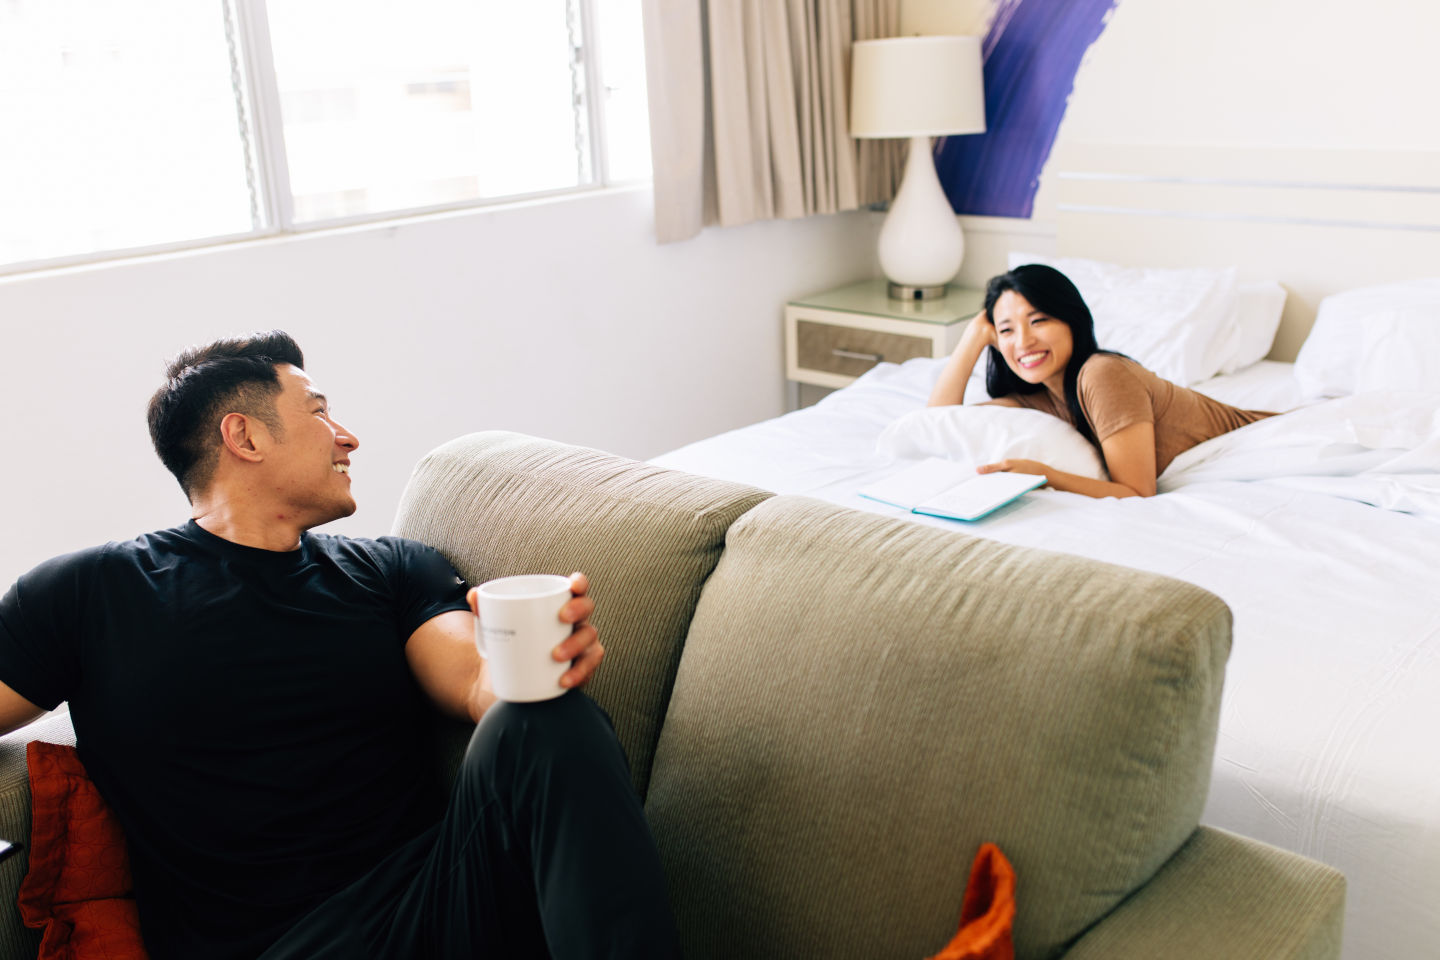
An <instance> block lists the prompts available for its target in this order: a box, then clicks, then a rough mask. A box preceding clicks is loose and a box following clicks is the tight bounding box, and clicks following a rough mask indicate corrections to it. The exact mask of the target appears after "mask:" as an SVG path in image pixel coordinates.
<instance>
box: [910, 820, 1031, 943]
mask: <svg viewBox="0 0 1440 960" xmlns="http://www.w3.org/2000/svg"><path fill="white" fill-rule="evenodd" d="M1014 925H1015V868H1014V867H1012V866H1010V861H1009V860H1006V859H1005V854H1003V853H1001V852H1000V848H999V847H997V846H995V844H993V843H984V844H981V845H980V852H979V853H977V854H976V855H975V862H974V863H973V864H971V866H970V882H969V883H967V884H966V885H965V898H964V899H963V900H962V901H961V903H960V929H959V931H958V932H956V934H955V937H954V939H952V940H951V941H950V942H949V943H948V944H946V945H945V949H943V950H941V951H940V952H939V953H937V954H935V956H933V957H930V958H929V960H1015V943H1014V941H1013V940H1012V939H1011V930H1012V928H1013V927H1014Z"/></svg>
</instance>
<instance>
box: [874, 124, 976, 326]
mask: <svg viewBox="0 0 1440 960" xmlns="http://www.w3.org/2000/svg"><path fill="white" fill-rule="evenodd" d="M964 258H965V235H964V234H963V233H962V232H961V231H960V221H959V220H957V219H956V217H955V213H954V211H953V210H951V209H950V201H949V199H947V198H946V196H945V191H944V190H943V189H941V187H940V177H939V176H938V175H937V174H936V173H935V158H934V156H933V155H932V154H931V152H930V138H929V137H911V138H910V155H909V157H908V158H906V160H905V176H904V177H903V179H902V180H901V181H900V191H899V192H898V193H896V194H895V199H894V200H892V201H891V202H890V212H889V213H888V214H887V215H886V216H885V224H884V226H882V227H881V228H880V269H881V270H882V271H884V273H885V276H886V278H888V279H889V281H890V295H891V296H892V297H895V298H896V299H904V300H928V299H931V298H933V297H942V296H944V295H945V285H946V284H948V283H949V282H950V281H951V280H952V279H954V277H955V274H956V273H958V272H959V270H960V262H961V261H962V260H963V259H964Z"/></svg>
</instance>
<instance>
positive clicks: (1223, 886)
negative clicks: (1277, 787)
mask: <svg viewBox="0 0 1440 960" xmlns="http://www.w3.org/2000/svg"><path fill="white" fill-rule="evenodd" d="M1021 909H1022V910H1023V906H1022V908H1021ZM1344 909H1345V877H1344V876H1343V875H1342V874H1341V873H1340V872H1339V871H1338V870H1336V869H1334V868H1333V867H1328V866H1326V865H1325V864H1323V863H1318V862H1316V861H1314V860H1310V859H1308V858H1306V857H1302V856H1299V855H1298V854H1294V853H1289V852H1287V851H1284V850H1280V849H1278V848H1276V847H1272V846H1269V845H1267V844H1263V843H1260V842H1259V841H1256V840H1249V839H1246V838H1245V837H1239V836H1236V835H1235V834H1232V833H1227V832H1225V831H1223V830H1217V829H1215V828H1213V827H1200V828H1199V829H1197V830H1196V831H1195V832H1194V833H1193V834H1191V836H1190V839H1189V840H1187V841H1185V844H1184V845H1183V846H1182V847H1181V848H1180V849H1179V850H1177V851H1176V852H1175V855H1174V856H1173V857H1171V858H1170V859H1169V860H1168V861H1167V862H1166V863H1165V865H1164V866H1163V867H1161V868H1160V872H1159V873H1157V874H1155V876H1154V877H1152V878H1151V879H1150V882H1148V883H1146V884H1145V885H1144V886H1143V887H1141V888H1140V889H1139V890H1137V891H1135V893H1133V894H1131V896H1130V897H1129V898H1127V899H1126V900H1125V901H1124V902H1123V903H1121V904H1120V905H1119V906H1118V907H1116V908H1115V909H1114V910H1112V911H1111V912H1110V913H1109V914H1108V915H1106V916H1105V918H1104V919H1102V920H1101V921H1100V922H1099V923H1097V924H1096V925H1095V926H1093V927H1091V928H1090V929H1089V930H1088V931H1086V933H1085V935H1084V936H1082V937H1081V938H1080V939H1079V940H1078V941H1076V943H1075V945H1074V946H1073V947H1072V948H1071V949H1070V951H1069V952H1068V953H1066V954H1065V958H1066V960H1098V958H1107V960H1116V958H1130V957H1133V958H1137V960H1138V958H1153V957H1165V958H1166V960H1191V958H1194V960H1199V958H1202V957H1204V958H1212V957H1226V958H1235V960H1244V958H1251V957H1253V958H1255V960H1260V958H1264V960H1338V958H1339V956H1340V932H1341V923H1342V920H1343V915H1344ZM1020 916H1023V913H1022V914H1021V915H1020ZM1017 921H1018V922H1023V920H1020V918H1019V917H1017Z"/></svg>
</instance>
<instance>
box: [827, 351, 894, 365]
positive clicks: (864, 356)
mask: <svg viewBox="0 0 1440 960" xmlns="http://www.w3.org/2000/svg"><path fill="white" fill-rule="evenodd" d="M830 353H831V355H832V356H836V357H843V358H845V359H846V360H869V361H870V362H871V363H881V362H883V361H884V359H885V357H884V355H883V354H879V353H856V352H855V351H854V350H842V349H840V348H839V347H836V348H835V349H834V350H831V351H830Z"/></svg>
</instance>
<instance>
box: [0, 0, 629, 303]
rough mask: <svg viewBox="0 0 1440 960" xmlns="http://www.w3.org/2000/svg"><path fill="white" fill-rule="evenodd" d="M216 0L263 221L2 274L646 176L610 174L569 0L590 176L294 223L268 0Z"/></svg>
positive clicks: (590, 5)
mask: <svg viewBox="0 0 1440 960" xmlns="http://www.w3.org/2000/svg"><path fill="white" fill-rule="evenodd" d="M220 2H221V3H223V4H224V5H225V6H226V7H227V8H228V11H229V15H230V16H232V17H233V18H234V19H233V24H234V30H235V38H236V43H237V45H238V51H237V53H238V55H239V57H240V58H241V82H242V83H243V85H244V97H243V102H244V104H245V107H246V109H247V111H248V116H247V118H246V120H247V121H248V122H247V127H248V136H249V140H250V143H249V149H250V151H251V153H252V156H253V159H254V163H255V171H254V176H255V189H256V191H257V192H258V194H259V197H258V199H259V209H260V210H261V212H262V215H263V217H264V221H265V222H264V224H262V225H260V226H257V227H255V228H253V229H251V230H247V231H243V232H238V233H228V234H216V235H213V236H207V237H195V238H192V239H189V240H176V241H171V242H167V243H157V244H147V245H142V246H135V247H115V248H111V249H107V250H96V251H92V252H90V253H77V254H70V255H67V256H63V257H50V258H44V259H37V260H20V261H16V262H13V263H4V264H0V280H5V279H8V278H11V277H14V276H16V275H18V274H26V273H35V272H40V271H47V270H58V269H62V268H65V267H77V266H85V265H89V264H101V263H106V262H110V261H119V260H130V259H135V258H140V257H148V256H156V255H161V254H168V253H180V252H184V251H188V250H200V249H205V248H210V247H219V246H225V245H229V244H234V243H243V242H246V241H251V240H265V239H271V238H277V237H289V236H304V235H307V234H312V233H323V232H325V231H327V230H339V229H344V228H348V227H356V226H365V225H368V224H378V223H388V222H391V221H397V220H409V219H413V218H417V217H426V216H431V215H434V214H447V213H455V212H460V211H466V210H482V209H485V208H488V207H504V206H511V205H517V204H525V203H529V202H532V201H537V200H547V199H552V198H556V197H565V196H583V195H587V194H591V193H597V192H600V191H604V190H610V189H614V188H628V187H633V186H634V185H635V184H637V183H643V182H645V180H646V179H647V178H626V179H625V180H622V181H617V182H612V181H611V180H610V179H609V169H608V160H607V156H606V143H607V139H606V128H605V119H606V118H605V104H604V97H603V95H602V94H603V91H604V89H605V88H604V85H603V81H602V72H601V69H600V67H601V57H602V56H603V53H602V51H600V49H599V42H598V39H597V38H598V36H599V32H598V30H597V29H596V25H595V22H596V14H595V0H573V2H575V3H576V4H577V5H578V14H579V17H580V23H581V31H582V34H581V35H582V37H583V46H582V47H581V65H582V67H583V69H584V83H585V106H586V122H587V123H588V124H589V137H588V138H587V139H588V146H589V150H588V153H589V158H588V159H589V163H590V170H591V174H592V182H590V183H583V184H577V185H575V186H573V187H556V188H555V189H552V190H537V191H533V192H530V193H518V194H506V195H505V196H500V197H477V198H474V199H471V200H455V201H451V202H448V203H437V204H429V205H425V206H419V207H403V208H398V209H394V210H381V211H375V212H373V213H361V214H351V215H349V216H343V217H330V218H325V219H321V220H311V221H307V222H305V223H300V224H297V223H295V222H294V221H295V216H294V215H295V210H294V198H293V197H292V195H291V190H290V171H289V160H288V158H287V156H286V152H285V136H284V118H283V115H282V113H281V109H280V90H279V83H278V78H277V77H276V74H275V62H274V57H273V53H272V47H271V42H270V20H269V14H268V11H267V10H266V6H265V4H266V0H220ZM561 2H565V0H561Z"/></svg>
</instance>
